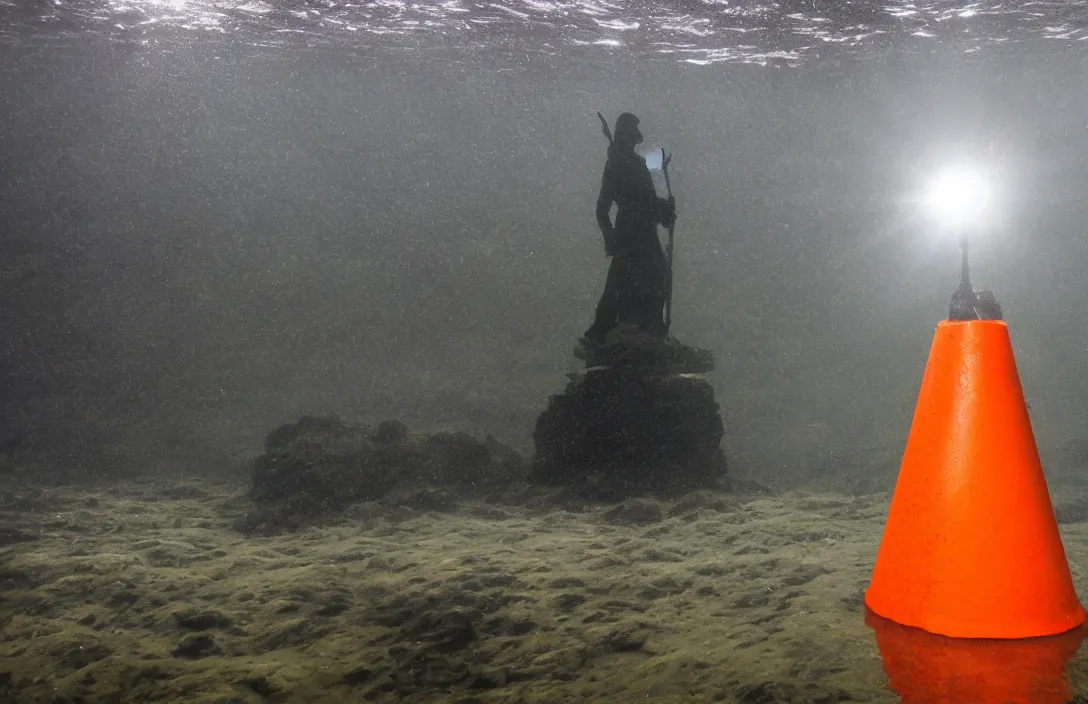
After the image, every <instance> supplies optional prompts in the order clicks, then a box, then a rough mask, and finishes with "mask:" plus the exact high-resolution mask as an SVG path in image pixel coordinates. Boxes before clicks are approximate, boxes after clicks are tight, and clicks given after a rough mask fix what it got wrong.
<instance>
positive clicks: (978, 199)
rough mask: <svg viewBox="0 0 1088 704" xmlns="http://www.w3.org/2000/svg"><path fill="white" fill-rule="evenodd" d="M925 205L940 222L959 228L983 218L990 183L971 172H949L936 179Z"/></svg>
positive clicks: (957, 169) (930, 187)
mask: <svg viewBox="0 0 1088 704" xmlns="http://www.w3.org/2000/svg"><path fill="white" fill-rule="evenodd" d="M925 203H926V206H927V207H928V209H929V210H930V212H931V213H932V214H933V215H934V216H935V217H937V218H938V219H939V220H940V221H941V223H943V224H945V225H949V226H952V227H954V228H957V229H959V228H962V227H963V226H964V225H967V224H970V223H974V222H977V221H978V220H979V219H981V216H982V214H983V213H984V212H985V211H986V208H987V207H988V206H989V204H990V184H989V183H987V181H986V179H984V178H983V177H982V175H981V174H980V173H978V172H977V171H974V170H972V169H969V168H965V167H955V168H950V169H946V170H945V171H942V172H941V173H939V174H938V175H937V176H936V178H934V179H933V181H932V183H931V184H930V186H929V190H928V191H927V193H926V196H925ZM957 234H960V233H957Z"/></svg>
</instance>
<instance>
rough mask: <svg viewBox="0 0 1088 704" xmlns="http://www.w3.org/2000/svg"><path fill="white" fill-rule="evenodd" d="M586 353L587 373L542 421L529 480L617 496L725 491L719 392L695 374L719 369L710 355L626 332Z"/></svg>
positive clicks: (574, 379)
mask: <svg viewBox="0 0 1088 704" xmlns="http://www.w3.org/2000/svg"><path fill="white" fill-rule="evenodd" d="M584 353H585V354H584V355H583V358H584V359H585V360H586V364H587V369H586V370H585V371H584V372H583V373H582V374H573V375H570V376H571V379H570V381H569V383H568V384H567V387H566V389H565V390H564V391H563V393H561V394H558V395H554V396H552V397H551V399H550V401H549V404H548V408H547V410H545V411H544V412H543V413H541V414H540V416H539V417H538V418H537V422H536V428H535V430H534V432H533V441H534V445H535V448H536V454H535V456H534V458H533V467H532V470H531V471H530V474H529V478H528V479H529V482H530V483H533V484H539V485H546V486H568V487H577V489H578V491H579V492H580V493H582V494H583V495H587V496H592V497H593V498H602V499H609V500H619V499H623V498H626V497H629V496H633V495H636V494H639V493H642V492H646V491H653V492H662V493H674V492H677V491H691V490H694V489H699V488H722V484H723V481H724V480H725V474H726V469H727V468H726V461H725V456H724V454H723V452H722V451H721V449H720V447H719V443H720V442H721V438H722V435H723V434H724V427H723V425H722V420H721V416H720V415H719V413H718V404H717V402H715V400H714V389H713V387H711V385H710V384H709V383H708V382H707V381H705V380H704V379H700V378H697V377H695V376H692V374H694V373H695V372H696V371H700V372H701V371H708V370H710V369H712V368H713V366H714V365H713V359H712V357H711V356H710V354H709V353H708V352H705V351H703V350H696V349H694V348H691V347H686V346H684V345H681V344H680V343H678V342H676V341H675V340H671V339H670V340H660V339H654V338H648V339H647V340H643V339H642V338H640V337H638V336H637V335H632V334H626V335H620V336H618V337H612V336H610V338H609V340H607V341H606V344H605V345H604V346H603V347H599V348H598V347H589V348H584Z"/></svg>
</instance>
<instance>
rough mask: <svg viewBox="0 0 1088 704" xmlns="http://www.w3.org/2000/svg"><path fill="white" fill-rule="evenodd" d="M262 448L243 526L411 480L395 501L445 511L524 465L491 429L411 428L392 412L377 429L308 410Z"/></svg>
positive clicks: (517, 475) (292, 522) (369, 495)
mask: <svg viewBox="0 0 1088 704" xmlns="http://www.w3.org/2000/svg"><path fill="white" fill-rule="evenodd" d="M265 448H266V452H265V454H263V455H261V456H260V457H258V458H257V459H256V460H255V462H254V464H253V475H252V484H251V486H250V490H249V494H248V496H249V498H250V499H251V500H252V501H253V502H254V503H256V504H257V505H258V507H259V509H260V510H258V511H257V512H254V513H252V514H250V515H248V516H246V517H245V518H243V519H242V521H240V523H239V524H238V527H239V528H240V529H241V530H243V531H245V532H254V531H262V530H263V531H266V532H267V531H278V530H282V529H285V528H293V527H297V526H300V525H302V524H304V523H306V522H307V521H308V520H311V519H314V518H317V517H320V516H322V515H326V514H329V513H331V512H335V511H338V510H340V509H342V508H344V507H345V506H347V505H348V504H351V503H355V502H359V501H378V500H382V499H385V498H386V497H387V496H389V495H390V494H391V493H393V492H394V491H395V490H400V491H401V494H403V493H404V491H409V488H410V493H409V494H408V495H407V496H406V497H404V496H400V497H394V501H393V502H392V503H393V504H407V505H411V506H413V507H417V508H420V509H424V510H447V511H448V510H451V509H452V508H453V507H454V504H455V500H456V496H458V495H460V496H464V495H466V494H474V493H477V492H485V491H489V490H493V489H494V488H496V487H503V486H507V485H509V484H511V483H514V482H517V481H521V480H523V478H524V475H525V471H526V468H525V463H524V461H523V460H522V458H521V457H520V456H519V455H518V454H517V453H516V452H514V451H513V450H511V449H510V448H508V447H506V446H505V445H503V444H501V443H499V442H498V441H497V440H495V438H494V437H491V436H488V437H487V439H486V441H484V442H480V441H479V440H477V439H475V438H473V437H471V436H469V435H467V434H465V433H447V432H443V433H436V434H432V435H424V436H420V435H413V434H411V433H410V432H409V431H408V428H407V426H405V425H404V424H403V423H401V422H400V421H395V420H394V421H385V422H383V423H381V424H380V425H379V426H378V428H377V429H376V430H374V429H369V428H363V427H356V426H350V425H347V424H345V423H343V422H341V421H340V420H339V419H337V418H315V417H313V416H303V417H302V418H300V419H299V420H298V422H297V423H292V424H288V425H284V426H281V427H279V428H277V429H275V430H273V431H272V432H271V433H269V435H268V438H267V439H266V441H265ZM421 486H422V487H423V488H420V487H421Z"/></svg>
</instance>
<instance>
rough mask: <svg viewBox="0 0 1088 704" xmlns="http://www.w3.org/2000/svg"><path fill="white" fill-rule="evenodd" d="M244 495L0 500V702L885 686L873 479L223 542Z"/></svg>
mask: <svg viewBox="0 0 1088 704" xmlns="http://www.w3.org/2000/svg"><path fill="white" fill-rule="evenodd" d="M244 491H245V487H244V486H242V485H232V484H228V483H214V482H210V481H207V480H195V479H194V480H185V481H172V482H164V481H146V482H136V483H122V484H115V485H108V486H89V487H68V488H50V489H45V488H32V487H26V486H23V487H15V486H9V487H8V488H6V489H2V490H0V545H2V547H0V628H2V634H0V701H4V702H20V703H22V702H51V703H57V704H59V703H62V702H63V703H71V704H74V703H76V702H206V703H211V702H217V703H219V704H226V703H228V702H236V703H239V704H241V703H243V702H364V701H380V702H385V701H389V702H393V701H403V702H463V703H466V704H468V703H470V702H576V701H609V702H624V701H642V700H651V701H658V702H689V701H695V702H711V701H722V702H755V703H759V702H779V701H782V702H841V701H861V702H895V701H899V696H898V695H896V694H895V693H893V692H892V691H891V690H890V689H889V687H888V678H887V676H886V674H885V670H884V668H883V666H882V659H881V654H880V651H879V650H878V647H877V643H876V640H875V638H874V632H873V630H871V629H870V628H869V627H868V626H867V625H866V623H865V619H864V607H863V603H862V595H863V590H864V588H865V586H866V585H867V583H868V579H869V575H870V570H871V568H872V564H873V560H874V557H875V554H876V550H877V547H878V544H879V541H880V536H881V527H882V522H883V520H884V516H885V514H886V510H887V505H888V501H889V499H890V494H887V493H885V494H879V495H868V496H861V497H851V496H843V495H833V494H805V493H788V494H784V495H779V496H773V497H748V498H739V497H735V496H731V495H729V494H715V493H711V492H699V493H696V494H692V495H689V496H687V497H683V498H681V499H680V500H678V501H672V502H652V501H636V502H633V503H628V504H625V505H623V506H622V508H621V509H619V510H616V509H615V508H614V507H610V506H605V505H585V506H573V507H572V506H563V505H556V504H554V503H549V501H548V500H547V495H545V494H541V495H539V496H537V497H535V498H529V499H527V500H524V501H522V502H520V504H495V503H483V502H473V501H465V502H461V503H459V504H458V505H457V506H455V507H453V508H451V509H449V510H448V511H443V512H435V511H426V510H413V509H410V508H407V507H405V506H399V507H392V506H388V505H383V504H378V503H368V504H358V505H355V506H353V507H352V508H351V509H350V510H349V511H348V512H347V513H345V514H343V515H342V516H340V517H338V518H337V519H335V520H333V521H330V522H328V523H326V524H324V525H320V526H313V527H308V528H305V529H303V530H301V531H299V532H295V533H286V534H281V535H276V536H267V537H247V536H245V535H243V534H242V533H240V532H238V531H237V530H235V529H234V527H233V526H234V524H235V521H236V519H237V518H238V516H239V515H240V514H242V513H244V512H245V511H246V501H244V500H242V499H241V498H239V497H240V496H241V495H242V494H243V493H244ZM1056 504H1057V502H1056ZM1078 506H1080V504H1077V505H1075V506H1073V507H1072V508H1062V509H1061V511H1060V512H1059V513H1060V515H1061V514H1062V513H1065V514H1067V515H1070V516H1072V521H1069V522H1067V521H1063V535H1064V540H1065V545H1066V550H1067V554H1068V557H1069V561H1070V564H1071V568H1072V571H1073V575H1074V580H1075V583H1076V586H1077V587H1078V591H1079V593H1080V594H1088V582H1086V576H1088V524H1085V523H1080V522H1076V521H1079V520H1083V519H1084V516H1082V515H1079V513H1080V512H1079V511H1078V510H1077V507H1078ZM1083 650H1085V651H1088V648H1085V649H1083ZM1069 672H1070V677H1069V679H1070V682H1071V687H1072V689H1073V691H1075V692H1083V693H1088V677H1086V676H1085V675H1084V674H1082V673H1088V659H1086V657H1085V655H1084V654H1083V652H1082V653H1080V654H1078V655H1077V656H1076V657H1075V658H1074V659H1073V661H1072V664H1071V665H1070V667H1069ZM1085 701H1088V699H1086V700H1085Z"/></svg>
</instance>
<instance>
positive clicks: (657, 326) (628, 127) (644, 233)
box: [584, 112, 676, 345]
mask: <svg viewBox="0 0 1088 704" xmlns="http://www.w3.org/2000/svg"><path fill="white" fill-rule="evenodd" d="M638 125H639V119H638V118H637V117H635V116H634V115H632V114H631V113H629V112H625V113H623V114H622V115H620V116H619V118H617V119H616V129H615V132H614V134H613V135H612V140H611V144H610V145H609V147H608V160H607V161H606V162H605V166H604V173H603V175H602V176H601V190H600V194H599V195H598V196H597V224H598V226H599V227H600V229H601V234H602V235H604V246H605V254H606V255H607V256H609V257H611V258H612V263H611V265H610V266H609V268H608V278H607V280H606V282H605V287H604V293H603V294H601V298H600V301H599V302H598V303H597V314H596V318H595V320H594V321H593V325H592V326H590V328H589V329H588V330H586V332H585V336H584V337H585V340H586V341H587V342H589V343H591V344H595V345H601V344H604V341H605V336H606V335H607V334H608V333H609V332H610V331H611V330H612V329H613V328H615V327H616V326H617V325H619V324H620V323H631V324H633V325H635V326H636V327H637V328H638V329H639V330H640V331H641V332H643V333H646V334H649V335H652V336H654V337H665V336H666V335H667V330H666V327H665V322H664V319H663V317H662V311H663V307H664V304H665V297H666V290H667V285H668V276H669V265H668V260H667V259H666V257H665V253H664V251H663V250H662V248H661V240H660V239H659V238H658V234H657V226H658V225H659V224H661V225H664V226H665V227H669V226H671V225H672V224H673V223H674V222H675V220H676V206H675V201H674V200H673V199H671V198H661V197H659V196H658V195H657V192H656V190H655V189H654V182H653V178H652V177H651V176H650V170H649V168H647V166H646V162H645V160H644V159H643V158H642V157H641V156H640V155H639V154H638V153H636V152H635V147H636V146H637V145H638V144H640V143H641V142H642V133H641V132H640V131H639V128H638ZM613 203H615V204H616V206H617V212H616V222H615V223H614V224H613V222H612V221H611V219H610V211H611V209H612V204H613Z"/></svg>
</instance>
